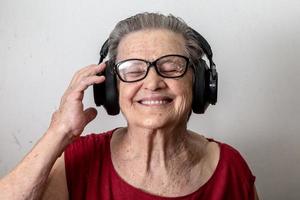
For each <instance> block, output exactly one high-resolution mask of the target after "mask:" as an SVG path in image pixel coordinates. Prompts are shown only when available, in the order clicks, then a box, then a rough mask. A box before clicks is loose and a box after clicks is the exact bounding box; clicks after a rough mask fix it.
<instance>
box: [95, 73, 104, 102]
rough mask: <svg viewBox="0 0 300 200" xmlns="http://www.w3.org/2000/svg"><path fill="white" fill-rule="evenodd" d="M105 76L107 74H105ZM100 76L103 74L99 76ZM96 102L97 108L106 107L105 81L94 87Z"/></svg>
mask: <svg viewBox="0 0 300 200" xmlns="http://www.w3.org/2000/svg"><path fill="white" fill-rule="evenodd" d="M104 74H105V72H104ZM97 75H98V76H100V75H101V74H97ZM93 93H94V101H95V104H96V106H101V105H104V103H105V99H106V95H105V81H104V82H102V83H99V84H94V85H93Z"/></svg>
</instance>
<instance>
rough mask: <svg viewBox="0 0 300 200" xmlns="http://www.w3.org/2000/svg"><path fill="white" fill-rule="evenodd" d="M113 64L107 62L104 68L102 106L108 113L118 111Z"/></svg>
mask: <svg viewBox="0 0 300 200" xmlns="http://www.w3.org/2000/svg"><path fill="white" fill-rule="evenodd" d="M113 66H114V65H113V63H111V62H107V67H106V69H105V87H104V89H105V101H104V104H103V106H104V108H105V109H106V111H107V113H108V114H109V115H117V114H119V112H120V106H119V93H118V89H117V80H116V76H115V74H114V68H113Z"/></svg>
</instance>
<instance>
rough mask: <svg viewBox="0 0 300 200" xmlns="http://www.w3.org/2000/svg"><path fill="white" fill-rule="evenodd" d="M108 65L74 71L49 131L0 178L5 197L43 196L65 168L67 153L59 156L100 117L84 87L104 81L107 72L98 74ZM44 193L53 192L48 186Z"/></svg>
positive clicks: (0, 196) (8, 199)
mask: <svg viewBox="0 0 300 200" xmlns="http://www.w3.org/2000/svg"><path fill="white" fill-rule="evenodd" d="M104 68H105V64H100V65H90V66H87V67H85V68H83V69H81V70H79V71H78V72H77V73H76V74H75V75H74V77H73V79H72V81H71V83H70V85H69V87H68V89H67V90H66V92H65V93H64V95H63V97H62V99H61V102H60V106H59V109H58V110H57V111H56V112H55V113H54V114H53V116H52V120H51V124H50V126H49V128H48V130H47V131H46V133H45V134H44V135H43V137H42V138H41V139H40V140H39V141H38V142H37V143H36V145H35V146H34V147H33V148H32V150H31V151H30V152H29V153H28V154H27V155H26V156H25V157H24V159H23V160H22V161H21V162H20V163H19V164H18V165H17V166H16V167H15V169H13V170H12V171H11V172H10V173H9V174H7V175H6V176H5V177H3V178H2V179H1V180H0V199H1V200H14V199H18V200H23V199H40V198H41V196H42V194H43V192H44V190H45V188H47V184H50V183H51V180H57V179H56V178H55V176H58V175H61V174H62V173H64V171H61V169H63V170H64V162H63V157H61V159H58V160H57V158H58V157H60V156H61V155H62V153H63V151H64V149H65V148H66V146H67V145H68V144H70V143H71V142H72V141H73V140H74V139H75V138H77V137H79V136H80V134H81V133H82V131H83V129H84V127H85V126H86V125H87V124H88V123H89V122H90V121H92V120H93V119H94V118H95V117H96V115H97V111H96V110H95V109H94V108H88V109H86V110H84V106H83V104H82V100H83V96H84V91H85V90H86V89H87V88H88V87H89V86H90V85H93V84H95V83H101V82H103V81H104V79H105V78H104V77H103V76H97V75H96V74H98V73H100V72H101V71H102V70H103V69H104ZM56 160H57V162H56V164H55V167H54V168H53V170H52V171H51V169H52V167H53V165H54V163H55V161H56ZM62 167H63V168H62ZM58 169H60V170H58ZM55 170H56V171H55ZM50 171H51V175H50V176H49V174H50ZM59 171H60V172H59ZM48 177H49V179H48ZM48 188H49V187H48ZM44 194H45V195H46V194H49V193H47V190H46V192H45V193H44Z"/></svg>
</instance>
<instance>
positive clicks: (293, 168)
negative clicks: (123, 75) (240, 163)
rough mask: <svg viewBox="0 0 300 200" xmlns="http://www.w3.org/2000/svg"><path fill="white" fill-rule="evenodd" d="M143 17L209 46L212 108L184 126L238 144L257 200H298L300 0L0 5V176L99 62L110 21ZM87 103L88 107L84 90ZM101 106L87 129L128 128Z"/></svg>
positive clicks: (56, 0) (64, 0)
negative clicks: (176, 26) (182, 25)
mask: <svg viewBox="0 0 300 200" xmlns="http://www.w3.org/2000/svg"><path fill="white" fill-rule="evenodd" d="M144 11H154V12H161V13H164V14H169V13H172V14H174V15H175V16H179V17H181V18H182V19H184V20H185V21H186V22H187V23H188V24H189V25H190V26H191V27H193V28H194V29H196V30H197V31H198V32H200V33H201V34H202V35H203V36H204V37H205V38H206V39H207V40H208V41H209V42H210V44H211V46H212V49H213V52H214V60H215V63H216V64H217V69H218V72H219V99H218V103H217V105H216V106H210V107H209V108H208V110H207V112H206V113H205V114H204V115H194V114H193V115H192V118H191V120H190V122H189V127H190V129H192V130H194V131H197V132H199V133H201V134H204V135H205V136H207V137H213V138H215V139H216V140H220V141H223V142H226V143H229V144H231V145H232V146H234V147H235V148H237V149H238V150H239V151H240V152H241V153H242V155H243V156H244V157H245V159H246V160H247V162H248V164H249V166H250V167H251V169H252V171H253V173H254V174H255V175H256V177H257V180H256V185H257V188H258V192H259V194H260V197H261V199H272V200H277V199H278V200H282V199H288V200H292V199H295V200H296V199H300V172H299V169H300V136H299V133H300V126H299V123H300V121H299V120H300V112H299V111H300V109H299V108H300V107H299V100H300V96H299V90H300V87H299V78H300V70H299V67H300V66H299V64H298V63H299V59H300V22H299V20H300V1H298V0H289V1H283V0H251V1H250V0H249V1H237V0H227V1H217V0H198V1H187V0H177V1H171V0H165V1H162V0H161V1H158V0H152V1H138V0H135V1H115V0H110V1H100V0H90V1H89V0H85V1H83V0H82V1H80V0H72V1H71V0H51V1H50V0H49V1H43V0H26V1H21V0H20V1H16V0H1V1H0V111H1V113H0V176H3V175H4V174H6V173H7V172H8V171H9V170H11V169H12V168H13V166H15V165H16V164H17V163H18V162H19V161H20V160H21V159H22V157H23V156H24V155H25V154H26V153H27V152H28V151H29V150H30V149H31V148H32V147H33V145H34V143H36V142H37V141H38V139H39V138H40V137H41V136H42V134H43V133H44V132H45V130H46V129H47V127H48V125H49V121H50V119H51V114H52V113H53V111H54V110H55V109H56V108H57V107H58V105H59V101H60V97H61V96H62V94H63V92H64V90H65V89H66V87H67V85H68V83H69V81H70V80H71V78H72V76H73V74H74V72H75V71H77V70H78V69H80V68H81V67H84V66H86V65H88V64H92V63H96V62H97V61H98V58H99V57H98V52H99V48H100V47H101V45H102V43H103V42H104V41H105V40H106V38H107V36H108V34H109V33H110V31H111V30H112V29H113V27H114V26H115V24H116V23H117V22H118V21H119V20H121V19H124V18H127V17H129V16H131V15H133V14H136V13H138V12H144ZM84 103H85V105H86V106H94V104H93V98H92V90H91V88H90V89H88V90H87V92H86V96H85V99H84ZM98 110H99V115H98V117H97V118H96V120H94V121H93V122H92V123H91V124H90V125H89V126H88V127H87V128H86V130H85V133H90V132H97V133H98V132H101V131H105V130H109V129H112V128H114V127H117V126H124V125H125V122H124V119H123V118H122V116H121V115H119V116H116V117H111V116H108V115H107V114H106V113H105V111H104V110H103V109H102V108H99V109H98ZM45 149H47V147H46V146H45Z"/></svg>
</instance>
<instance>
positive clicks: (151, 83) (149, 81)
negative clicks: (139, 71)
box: [143, 67, 166, 91]
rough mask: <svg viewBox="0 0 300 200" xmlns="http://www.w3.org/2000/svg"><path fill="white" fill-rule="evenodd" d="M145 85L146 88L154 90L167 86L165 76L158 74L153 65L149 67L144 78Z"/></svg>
mask: <svg viewBox="0 0 300 200" xmlns="http://www.w3.org/2000/svg"><path fill="white" fill-rule="evenodd" d="M143 85H144V87H145V89H148V90H152V91H155V90H159V89H162V88H165V87H166V83H165V81H164V78H163V77H161V76H160V75H158V74H157V72H156V70H155V68H154V67H151V68H150V69H149V72H148V74H147V76H146V77H145V79H144V80H143Z"/></svg>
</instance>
